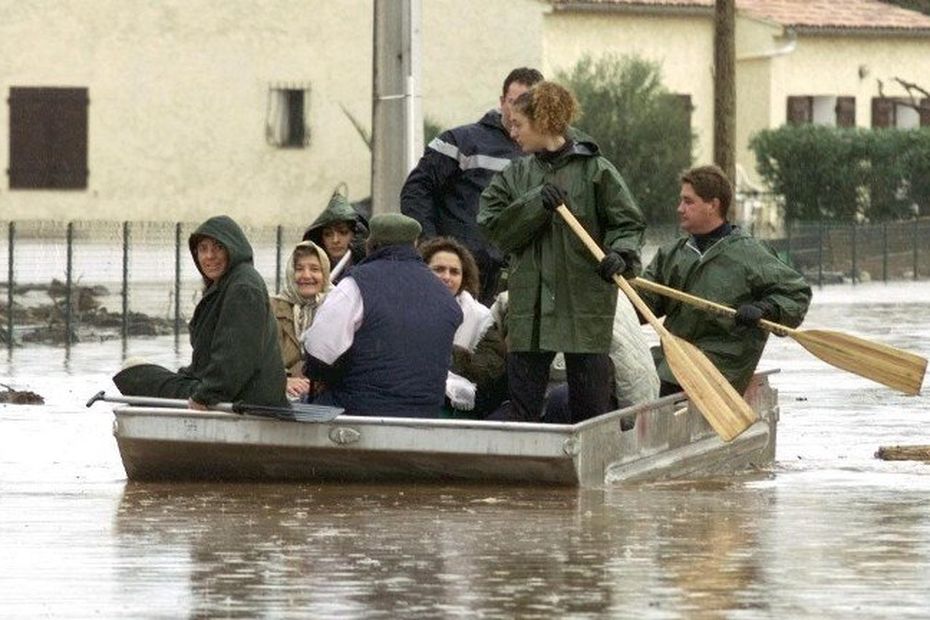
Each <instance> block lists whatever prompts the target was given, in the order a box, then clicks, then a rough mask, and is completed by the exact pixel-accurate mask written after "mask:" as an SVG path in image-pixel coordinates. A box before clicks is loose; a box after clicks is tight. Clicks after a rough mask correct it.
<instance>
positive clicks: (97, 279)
mask: <svg viewBox="0 0 930 620" xmlns="http://www.w3.org/2000/svg"><path fill="white" fill-rule="evenodd" d="M0 226H2V231H3V234H2V240H0V278H5V282H3V283H2V286H0V290H2V289H3V288H5V289H6V290H5V297H4V299H3V300H2V307H0V324H2V326H3V327H2V329H0V339H2V340H3V341H4V342H6V343H7V344H9V345H11V346H12V344H14V343H15V342H50V343H63V344H65V345H69V344H71V343H72V342H75V341H86V340H94V339H109V338H118V337H122V338H123V339H125V338H127V337H131V336H138V335H158V334H171V333H174V334H175V335H178V334H180V333H183V332H185V331H186V330H187V321H188V320H189V319H190V317H191V314H192V313H193V309H194V307H195V306H196V305H197V302H198V300H199V299H200V294H201V290H202V280H201V279H200V274H199V273H198V272H197V269H196V267H195V266H194V264H193V261H192V259H191V255H190V251H189V249H188V247H187V240H188V237H189V236H190V234H191V233H192V232H193V231H194V229H195V228H196V226H197V225H196V224H191V223H184V222H179V223H171V222H101V221H75V222H67V223H61V222H48V221H16V222H0ZM243 230H244V231H245V233H246V236H247V237H248V238H249V240H250V242H251V243H252V247H253V250H254V253H255V257H254V262H255V267H256V269H258V271H259V273H261V274H262V275H263V276H264V277H265V281H266V284H267V285H268V288H269V290H270V291H272V292H276V291H278V290H280V287H281V282H282V278H283V276H284V268H285V266H284V264H283V262H282V261H284V260H286V257H285V256H283V254H288V255H289V254H290V247H291V246H293V245H294V244H296V243H297V242H299V241H300V238H301V235H302V233H303V227H298V226H276V227H274V226H273V227H247V226H244V227H243Z"/></svg>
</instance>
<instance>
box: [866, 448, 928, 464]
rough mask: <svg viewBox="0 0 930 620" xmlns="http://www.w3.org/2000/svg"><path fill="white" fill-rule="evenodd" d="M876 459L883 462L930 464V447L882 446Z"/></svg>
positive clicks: (876, 454)
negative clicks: (921, 462)
mask: <svg viewBox="0 0 930 620" xmlns="http://www.w3.org/2000/svg"><path fill="white" fill-rule="evenodd" d="M875 458H879V459H882V460H883V461H927V462H930V445H924V446H919V445H917V446H882V447H880V448H879V449H878V451H877V452H876V453H875Z"/></svg>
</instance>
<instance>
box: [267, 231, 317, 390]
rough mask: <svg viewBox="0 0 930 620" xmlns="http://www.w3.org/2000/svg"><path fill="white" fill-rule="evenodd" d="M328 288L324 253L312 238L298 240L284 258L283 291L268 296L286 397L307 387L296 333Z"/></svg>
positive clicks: (310, 319)
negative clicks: (282, 369) (276, 335)
mask: <svg viewBox="0 0 930 620" xmlns="http://www.w3.org/2000/svg"><path fill="white" fill-rule="evenodd" d="M331 287H332V285H331V284H330V282H329V259H328V258H327V257H326V252H324V251H323V250H322V248H320V246H318V245H317V244H315V243H313V242H312V241H301V242H300V243H298V244H297V247H295V248H294V251H293V252H291V257H290V259H289V260H288V261H287V273H286V274H285V278H284V291H282V292H281V293H279V294H277V295H272V297H271V311H272V313H273V314H274V317H275V320H276V321H277V324H278V345H279V346H280V347H281V358H282V360H283V361H284V370H285V372H287V395H288V396H289V397H290V398H295V399H296V398H300V397H301V396H305V395H306V394H307V393H308V392H309V390H310V380H309V379H307V377H305V376H304V347H303V345H302V344H301V341H300V336H301V335H303V333H304V332H305V331H306V330H307V328H308V327H310V324H311V323H312V322H313V316H314V315H315V314H316V310H317V308H319V307H320V304H321V303H323V299H324V298H325V297H326V293H327V292H328V291H329V289H330V288H331Z"/></svg>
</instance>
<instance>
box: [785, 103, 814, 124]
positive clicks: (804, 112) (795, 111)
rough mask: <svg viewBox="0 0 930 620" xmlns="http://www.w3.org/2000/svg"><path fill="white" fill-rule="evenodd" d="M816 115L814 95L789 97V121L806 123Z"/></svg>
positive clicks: (791, 122)
mask: <svg viewBox="0 0 930 620" xmlns="http://www.w3.org/2000/svg"><path fill="white" fill-rule="evenodd" d="M813 117H814V98H813V97H788V123H790V124H792V125H806V124H807V123H810V122H811V121H812V120H813Z"/></svg>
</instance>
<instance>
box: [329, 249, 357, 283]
mask: <svg viewBox="0 0 930 620" xmlns="http://www.w3.org/2000/svg"><path fill="white" fill-rule="evenodd" d="M350 258H352V249H351V248H350V249H347V250H346V253H345V254H343V255H342V258H340V259H339V262H338V263H336V266H335V267H333V270H332V271H331V272H330V273H329V279H330V281H332V280H334V279H336V278H337V277H339V274H340V273H342V270H343V269H345V268H346V265H348V264H349V259H350Z"/></svg>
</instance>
